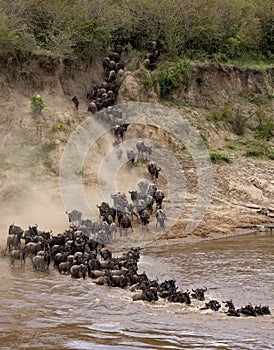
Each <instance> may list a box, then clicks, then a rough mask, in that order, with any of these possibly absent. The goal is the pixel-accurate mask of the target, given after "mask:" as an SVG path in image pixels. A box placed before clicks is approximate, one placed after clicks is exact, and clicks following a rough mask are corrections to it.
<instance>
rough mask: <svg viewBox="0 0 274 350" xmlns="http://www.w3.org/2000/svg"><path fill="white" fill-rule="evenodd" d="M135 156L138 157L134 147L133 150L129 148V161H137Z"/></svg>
mask: <svg viewBox="0 0 274 350" xmlns="http://www.w3.org/2000/svg"><path fill="white" fill-rule="evenodd" d="M135 158H136V153H135V152H134V151H133V150H132V149H131V150H127V159H128V161H129V162H131V163H132V164H133V163H134V162H135Z"/></svg>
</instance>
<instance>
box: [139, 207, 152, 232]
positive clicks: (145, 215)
mask: <svg viewBox="0 0 274 350" xmlns="http://www.w3.org/2000/svg"><path fill="white" fill-rule="evenodd" d="M149 217H150V215H149V212H148V210H147V209H145V210H142V212H141V215H140V219H141V223H142V228H146V231H148V224H149Z"/></svg>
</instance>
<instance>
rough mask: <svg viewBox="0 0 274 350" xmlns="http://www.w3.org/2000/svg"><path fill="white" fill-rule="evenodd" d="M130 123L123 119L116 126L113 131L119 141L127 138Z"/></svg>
mask: <svg viewBox="0 0 274 350" xmlns="http://www.w3.org/2000/svg"><path fill="white" fill-rule="evenodd" d="M129 125H130V124H129V123H126V122H124V121H123V122H121V123H120V124H117V125H115V126H114V128H113V133H114V136H115V137H116V139H117V141H118V142H119V141H124V140H125V135H126V131H127V129H128V126H129Z"/></svg>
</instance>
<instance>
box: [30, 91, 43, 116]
mask: <svg viewBox="0 0 274 350" xmlns="http://www.w3.org/2000/svg"><path fill="white" fill-rule="evenodd" d="M30 106H31V110H32V112H33V114H34V115H38V114H40V113H41V112H42V110H43V109H44V108H45V106H46V105H45V102H44V101H43V99H42V97H41V96H40V95H35V96H31V98H30Z"/></svg>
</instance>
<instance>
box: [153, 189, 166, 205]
mask: <svg viewBox="0 0 274 350" xmlns="http://www.w3.org/2000/svg"><path fill="white" fill-rule="evenodd" d="M154 198H155V202H156V209H162V205H163V200H164V198H165V194H164V192H163V191H162V190H157V191H156V192H155V194H154Z"/></svg>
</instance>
